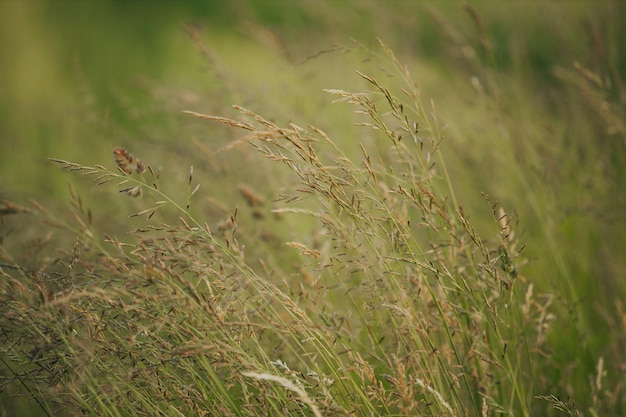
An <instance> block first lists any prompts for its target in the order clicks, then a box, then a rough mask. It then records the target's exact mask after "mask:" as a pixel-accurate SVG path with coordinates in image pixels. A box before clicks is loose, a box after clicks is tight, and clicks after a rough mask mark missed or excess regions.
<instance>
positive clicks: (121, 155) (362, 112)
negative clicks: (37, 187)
mask: <svg viewBox="0 0 626 417" xmlns="http://www.w3.org/2000/svg"><path fill="white" fill-rule="evenodd" d="M467 10H468V12H469V15H470V16H471V18H472V19H473V20H474V22H475V24H476V27H477V28H478V32H479V40H480V42H477V43H476V45H475V46H474V49H473V51H474V52H475V54H471V53H468V54H469V55H468V56H466V57H465V59H466V61H464V62H465V64H466V65H467V67H465V68H479V71H477V72H476V74H477V75H476V77H475V78H473V79H472V83H473V84H469V85H470V86H471V89H472V90H471V91H473V93H471V94H473V97H474V98H473V99H475V102H474V103H475V110H476V111H477V112H480V113H484V114H487V115H489V116H490V117H491V121H492V123H491V124H489V125H487V126H483V127H482V128H480V129H479V130H476V132H478V133H472V132H469V133H467V134H463V133H460V130H462V128H463V127H468V126H471V122H465V121H464V122H455V119H454V115H453V114H450V113H454V112H455V111H456V110H458V109H460V108H462V107H463V105H462V104H456V106H458V107H454V105H452V104H451V105H450V106H448V107H447V109H443V110H439V109H438V107H437V106H436V102H435V101H433V100H431V99H430V98H428V97H425V96H423V91H422V89H421V87H420V86H421V84H420V82H419V80H417V81H416V80H414V79H413V75H412V71H411V70H410V68H409V67H408V66H406V65H405V64H403V63H402V62H401V61H400V60H399V59H398V58H397V57H396V56H395V55H394V52H392V50H391V49H390V48H389V47H388V46H387V45H386V44H384V43H383V42H379V43H378V45H377V46H376V47H375V48H372V50H370V49H368V48H366V47H365V46H363V45H360V44H356V46H355V47H354V51H352V53H353V54H357V53H359V54H363V55H364V56H366V57H367V58H368V60H370V61H371V62H374V63H375V67H372V66H369V67H368V66H367V65H364V66H365V67H366V68H368V71H365V70H361V69H358V71H357V72H356V75H354V77H355V78H356V82H355V85H359V86H361V88H359V89H338V88H334V89H326V90H325V93H326V100H327V103H328V105H329V106H330V104H331V103H334V104H332V105H333V106H335V107H338V108H339V109H340V110H337V111H338V112H339V113H340V114H341V118H343V119H344V120H350V121H352V122H353V123H350V124H349V126H346V127H344V126H333V124H332V121H331V123H328V121H326V122H324V123H325V124H329V125H330V126H329V127H328V128H321V127H317V126H316V123H317V121H316V120H302V121H295V120H294V119H293V118H292V116H291V115H287V116H286V117H287V119H288V120H287V121H285V122H281V121H279V119H280V118H283V117H284V115H282V114H281V115H278V116H277V117H276V116H275V115H273V114H263V112H257V111H252V110H249V109H248V108H246V107H243V106H239V105H236V106H234V108H233V110H234V111H232V112H231V113H230V115H228V116H223V115H210V114H204V113H201V112H199V111H196V110H195V109H185V111H184V112H183V114H184V117H185V118H186V120H187V121H188V123H190V124H193V126H194V129H207V130H211V129H213V130H215V131H219V132H227V134H228V135H229V136H230V137H233V136H234V135H237V136H235V137H236V138H235V139H232V140H230V141H229V142H228V143H225V144H223V145H222V146H220V147H219V148H218V149H208V148H207V146H206V144H202V143H199V142H197V143H196V145H197V148H196V149H195V151H194V152H196V154H197V155H196V156H195V158H198V159H200V160H203V161H204V163H205V165H204V167H205V168H206V167H207V166H208V167H209V168H208V170H210V171H212V173H213V174H214V175H215V176H216V179H215V182H219V181H220V175H219V174H218V173H219V172H220V169H221V168H219V164H220V162H219V161H223V160H228V159H229V158H231V159H232V160H234V161H237V162H236V163H237V164H239V165H240V169H241V172H243V173H244V174H246V175H248V176H249V178H248V179H247V180H246V181H247V182H239V183H235V184H232V183H229V184H226V185H225V186H224V189H227V188H231V189H232V193H233V195H235V196H236V198H231V199H221V198H219V195H217V194H216V193H212V192H211V190H210V189H209V188H210V187H205V184H203V181H202V180H198V177H199V175H198V168H196V170H195V171H194V168H193V166H189V165H184V166H181V163H180V160H181V159H180V157H178V156H175V155H173V154H172V155H170V154H168V152H167V151H166V152H162V151H159V152H148V150H146V153H148V154H149V158H148V157H146V159H145V160H144V156H143V155H142V154H141V153H142V149H141V147H139V146H137V147H135V148H133V149H128V150H127V149H125V148H115V150H114V152H113V158H111V160H110V162H109V161H102V165H98V164H94V165H92V166H89V165H83V164H80V163H76V162H69V161H66V160H63V159H52V162H54V163H55V164H56V165H58V166H59V167H60V168H62V169H63V170H65V171H70V172H71V173H73V174H75V175H78V176H81V177H85V178H80V180H79V182H80V183H85V182H87V181H91V182H90V184H94V185H97V186H98V192H99V193H102V194H104V195H105V197H104V199H106V200H103V201H107V200H110V201H114V200H115V201H116V200H117V199H125V200H128V201H126V203H128V204H126V205H124V207H132V210H129V211H128V212H127V214H128V215H130V217H131V218H130V219H128V222H129V224H134V225H136V227H134V228H133V230H132V231H130V232H129V233H127V234H122V233H118V232H116V233H115V234H112V233H111V232H109V231H108V228H107V225H103V224H102V223H99V222H98V220H97V219H94V218H93V214H92V212H91V210H90V209H89V208H88V207H87V204H85V203H84V202H83V197H81V194H80V193H78V192H76V191H75V190H74V188H73V187H71V188H70V195H71V209H70V215H68V216H63V215H58V214H57V213H56V212H55V211H53V210H50V209H49V208H47V207H46V206H45V205H44V204H41V203H38V202H36V201H34V200H33V201H32V204H29V205H28V206H26V205H20V204H16V203H14V202H10V201H7V200H3V201H2V202H1V203H0V214H1V215H2V221H3V230H4V232H3V235H2V239H3V240H2V245H0V274H1V279H0V317H1V319H0V320H1V321H0V346H1V348H0V359H1V361H2V365H1V367H2V369H3V377H2V380H1V381H0V382H1V384H2V385H0V386H1V387H2V388H3V389H6V390H7V391H8V392H11V393H21V394H20V395H26V396H28V397H29V398H32V400H33V401H34V403H36V407H37V408H38V409H39V412H40V413H42V415H63V414H65V415H83V414H86V415H99V416H144V415H150V416H160V415H163V416H191V415H200V416H213V415H220V416H252V415H255V416H256V415H289V416H311V415H312V416H322V415H338V416H344V415H345V416H348V415H359V416H360V415H369V416H382V415H384V416H418V415H437V416H491V415H511V416H513V415H515V416H519V415H521V416H531V415H546V416H549V415H555V416H556V415H571V416H579V415H589V416H610V415H616V416H617V415H621V414H622V413H623V412H624V411H625V410H626V394H624V392H623V386H622V384H623V382H624V369H625V368H626V363H625V362H624V358H623V357H622V356H621V354H622V351H621V349H622V346H623V343H624V341H625V340H624V339H625V337H624V333H625V330H626V328H625V324H624V323H626V313H624V306H623V296H624V294H625V291H624V285H623V283H619V282H615V281H613V280H616V279H617V278H618V276H619V275H618V274H619V273H621V272H624V264H623V259H622V261H620V260H619V252H620V249H619V247H618V248H610V247H606V246H603V245H601V244H597V245H595V246H594V244H593V240H594V236H598V239H599V238H600V236H612V239H613V240H611V243H618V242H621V241H623V239H621V238H620V237H619V235H617V233H615V234H614V235H613V234H611V233H610V232H609V231H603V230H602V229H601V228H602V227H606V224H613V225H615V226H614V227H615V228H617V230H621V229H623V227H624V224H623V219H622V220H621V222H620V220H619V218H618V217H619V216H620V213H621V214H623V212H621V210H620V209H619V207H621V208H623V207H624V201H623V189H622V190H621V191H620V187H621V185H623V184H624V178H625V177H624V174H623V172H622V170H623V167H622V163H623V161H624V160H623V156H624V145H625V144H626V130H625V129H624V115H625V114H626V112H625V111H624V109H625V108H626V99H625V97H626V93H625V91H624V89H623V85H622V84H620V83H621V81H622V77H620V75H619V74H618V73H616V72H611V71H610V69H611V66H610V65H608V66H607V68H608V69H609V71H608V72H607V73H606V74H607V75H606V76H604V75H600V73H598V72H595V71H592V70H591V69H589V68H587V67H585V66H583V65H582V64H576V65H574V66H572V67H571V68H565V67H558V68H554V70H553V73H554V75H555V76H556V77H558V78H559V79H561V80H563V81H564V82H566V83H567V84H566V85H567V86H569V87H563V88H562V89H561V90H559V91H558V92H555V93H554V94H558V97H560V98H562V99H564V100H565V99H566V98H567V100H568V102H567V104H565V105H564V106H565V107H567V109H565V110H564V111H565V112H566V114H568V115H569V116H571V115H577V117H580V119H578V120H577V121H572V123H577V125H576V126H580V127H581V129H583V130H582V131H583V133H589V132H596V135H597V137H598V138H599V139H598V142H597V143H596V142H594V143H591V144H590V143H588V142H586V141H584V140H583V139H584V138H583V137H582V136H580V135H577V134H576V133H575V132H570V131H569V130H567V129H568V126H567V124H568V123H569V122H570V121H568V120H566V121H565V126H563V125H561V123H562V122H563V119H561V118H560V116H559V115H561V114H563V113H561V112H559V111H553V110H550V111H547V110H546V109H545V108H544V109H538V110H537V109H534V110H533V109H532V106H529V105H527V104H526V103H527V102H521V104H520V105H519V106H517V104H518V103H516V100H517V99H519V97H523V94H526V93H523V92H520V91H521V90H520V89H519V88H518V87H519V85H518V84H515V83H512V84H508V80H509V79H507V78H506V77H505V75H504V74H503V73H502V72H500V69H499V68H498V65H499V64H498V62H499V61H498V56H497V54H495V52H494V48H493V47H492V46H491V44H490V41H489V38H488V34H487V33H486V32H485V31H484V27H483V26H482V25H483V23H482V21H481V16H480V15H479V14H478V12H476V11H475V10H474V9H472V8H470V7H469V6H468V8H467ZM433 13H434V12H433ZM434 16H435V17H436V15H434ZM467 51H468V50H467V49H465V52H467ZM205 52H206V51H205ZM607 62H608V61H607ZM461 68H464V67H463V66H461ZM369 70H371V71H369ZM462 71H465V69H462V70H460V72H462ZM541 82H542V81H539V83H541ZM467 84H468V83H465V84H458V88H459V92H463V91H464V90H462V89H463V88H466V87H462V86H461V85H467ZM456 86H457V84H456V82H453V87H456ZM468 94H469V93H468ZM507 97H508V98H507ZM471 111H472V110H467V113H465V114H470V115H471ZM442 114H443V115H445V116H442ZM546 114H548V116H546ZM298 116H299V115H296V116H294V117H298ZM275 117H276V118H275ZM462 117H465V116H464V115H462V116H459V118H462ZM443 120H445V122H444V121H443ZM482 120H483V119H481V121H482ZM551 120H552V121H553V123H552V127H542V126H541V124H542V123H545V124H546V126H547V125H548V124H549V123H550V121H551ZM580 120H583V122H581V121H580ZM529 121H535V122H536V123H535V124H534V125H528V124H527V122H529ZM574 128H575V127H573V126H572V129H574ZM550 129H553V130H552V131H550ZM545 130H547V131H548V132H547V133H545ZM540 131H542V132H544V133H542V135H543V136H542V137H552V138H555V140H559V141H560V142H558V143H553V144H550V143H543V142H540V140H538V139H532V138H533V137H534V135H539V133H538V132H540ZM563 132H566V133H563ZM568 132H569V133H568ZM475 134H479V135H484V136H486V137H489V138H497V140H496V139H494V141H491V142H490V141H483V142H482V143H480V142H478V141H477V143H475V145H474V146H469V144H468V143H467V141H471V140H475V139H476V138H475V137H474V136H473V135H475ZM583 136H584V135H583ZM569 149H575V150H572V151H571V155H570V156H568V157H567V158H564V159H562V161H564V163H566V164H574V162H581V163H584V164H585V165H584V166H583V167H584V168H590V169H597V171H593V172H594V174H595V175H597V176H587V175H586V174H585V173H584V172H581V170H577V169H575V167H572V166H565V167H563V166H554V167H552V166H551V165H550V158H552V157H554V155H555V154H556V153H557V152H558V153H559V154H560V153H561V152H564V153H567V152H569ZM609 150H610V152H609ZM131 151H132V152H135V153H136V154H137V156H139V158H137V156H135V155H134V154H133V153H131ZM587 153H588V154H590V155H592V156H594V155H595V156H597V157H598V158H599V159H598V160H599V161H601V164H602V166H600V167H598V166H597V164H595V163H594V161H588V160H586V159H584V158H581V157H580V155H581V154H587ZM198 155H199V156H198ZM607 155H609V157H608V158H607V157H606V156H607ZM148 159H150V160H148ZM479 159H480V160H479ZM598 163H600V162H598ZM196 166H197V165H196ZM216 166H218V167H217V168H216ZM468 170H474V171H475V172H474V175H471V174H467V172H468ZM180 172H184V176H183V175H181V174H180ZM204 176H205V175H204V174H203V175H202V177H204ZM568 176H572V177H571V181H569V180H568V179H567V177H568ZM546 178H549V180H548V179H546ZM585 178H587V179H588V180H589V181H596V182H595V184H599V185H598V187H600V189H598V187H592V186H591V185H590V189H591V188H593V189H592V191H590V192H591V195H592V196H595V197H597V206H596V207H595V210H597V211H593V208H591V206H589V207H588V208H589V210H591V216H592V217H593V216H595V213H603V214H606V215H607V216H608V217H609V218H610V219H612V220H610V221H609V222H608V223H603V222H597V223H593V225H594V226H592V227H590V228H588V229H587V228H582V229H581V227H582V226H581V225H583V224H585V222H587V221H588V218H582V219H580V218H575V219H573V220H572V219H571V218H570V217H568V216H566V215H565V214H564V213H563V211H562V209H563V207H562V206H560V204H563V205H565V206H568V207H570V206H569V204H570V201H568V200H567V198H570V197H569V196H572V195H574V196H575V197H574V199H575V200H579V197H578V196H576V192H577V190H578V188H577V187H578V186H579V185H580V182H579V180H582V179H585ZM554 179H557V180H562V181H563V182H562V183H561V184H560V186H562V189H559V190H557V189H556V188H555V187H556V186H555V184H556V183H557V182H558V181H555V180H554ZM490 181H496V182H497V183H498V184H499V185H496V186H490V185H486V184H489V182H490ZM250 184H252V185H250ZM569 187H571V188H572V189H568V188H569ZM103 190H104V191H103ZM481 191H484V192H483V193H482V195H481ZM559 193H564V195H565V196H566V197H563V198H562V199H557V198H556V196H558V195H559ZM620 193H622V194H621V195H620ZM494 194H495V195H494ZM498 194H501V195H502V196H501V197H500V196H499V195H498ZM470 198H473V200H471V203H467V204H465V203H464V202H465V201H467V200H468V199H470ZM501 199H502V200H503V201H505V203H499V202H498V200H501ZM477 201H480V203H477ZM609 201H614V202H615V204H616V205H617V207H618V209H617V210H610V209H609V208H608V204H609ZM111 204H113V203H111ZM515 204H518V206H515ZM605 204H606V206H605ZM468 206H469V207H471V209H469V208H468ZM611 213H617V215H616V216H614V217H616V218H611V216H612V214H611ZM18 217H19V218H27V219H28V220H27V221H26V224H34V223H36V224H39V225H41V226H40V227H38V229H37V231H36V233H35V234H34V236H35V238H33V239H26V238H24V239H23V240H24V241H26V240H28V242H29V243H28V245H27V246H24V245H22V246H20V245H18V244H12V243H11V242H13V241H14V240H16V239H15V238H14V236H13V235H12V234H11V233H10V227H9V226H8V225H11V227H24V229H25V230H26V227H25V226H24V225H21V224H20V223H17V222H16V223H15V224H13V223H10V222H11V221H12V219H15V218H18ZM115 222H119V219H117V220H115ZM133 222H134V223H133ZM555 222H556V223H558V224H555ZM568 222H569V223H568ZM122 223H123V222H122ZM531 223H532V224H531ZM13 225H15V226H13ZM559 225H564V226H562V227H561V226H559ZM603 225H604V226H603ZM620 228H621V229H620ZM28 230H30V229H28ZM48 230H50V231H55V232H48ZM29 233H32V232H29ZM586 233H588V234H590V236H591V238H587V237H585V238H582V237H580V236H581V235H582V236H587V235H586ZM594 233H595V235H594ZM59 234H60V235H61V236H63V238H59ZM68 238H69V239H70V240H69V241H70V242H72V243H70V244H69V245H68V244H67V242H68ZM578 239H579V240H580V245H587V246H584V247H583V249H585V250H590V251H592V250H593V251H597V252H602V256H599V255H593V256H592V255H591V254H590V255H589V259H591V260H598V259H604V260H605V262H606V265H605V266H604V267H602V268H601V269H602V273H601V274H600V275H599V276H598V277H597V279H598V281H599V282H598V283H597V286H595V287H593V288H592V289H590V288H591V287H590V285H592V284H589V282H590V279H591V278H592V277H591V276H589V275H588V274H589V270H590V269H593V268H594V267H593V266H589V265H587V264H584V263H581V261H580V258H585V254H582V253H579V252H577V251H576V248H577V243H576V242H575V241H574V242H573V241H572V240H578ZM620 239H621V240H620ZM49 247H52V248H53V249H54V251H52V252H50V251H48V248H49ZM620 262H621V263H620ZM586 294H587V295H589V294H591V295H594V296H597V297H600V298H598V299H590V297H587V298H586V297H585V295H586ZM607 327H608V328H610V329H611V331H607V330H606V328H607Z"/></svg>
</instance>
